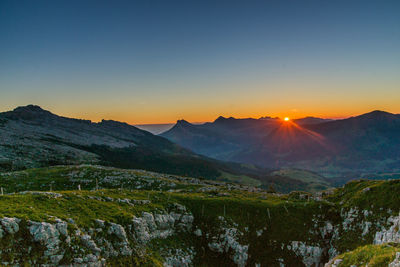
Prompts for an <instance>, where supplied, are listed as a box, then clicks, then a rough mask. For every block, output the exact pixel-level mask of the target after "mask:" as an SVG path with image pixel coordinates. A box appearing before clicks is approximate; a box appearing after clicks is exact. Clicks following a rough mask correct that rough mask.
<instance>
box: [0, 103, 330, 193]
mask: <svg viewBox="0 0 400 267" xmlns="http://www.w3.org/2000/svg"><path fill="white" fill-rule="evenodd" d="M76 164H101V165H105V166H113V167H118V168H128V169H143V170H149V171H157V172H161V173H167V174H176V175H182V176H190V177H198V178H204V179H211V180H221V181H230V182H238V183H242V184H247V185H251V186H260V187H263V188H268V187H269V186H270V185H271V184H273V185H274V187H275V189H276V190H279V191H281V192H289V191H291V190H306V191H315V190H321V189H325V188H328V187H329V183H328V182H327V181H326V180H325V178H324V177H322V176H318V175H314V174H311V173H310V177H312V179H311V180H307V179H303V176H304V175H303V174H304V172H306V171H301V172H302V175H300V176H299V177H300V178H297V174H298V172H299V171H294V172H285V173H277V172H276V170H274V169H267V168H262V167H258V166H255V165H247V164H239V163H232V162H226V161H221V160H216V159H212V158H209V157H207V156H204V155H199V154H196V153H194V152H192V151H191V150H190V149H186V148H183V147H182V146H180V145H177V144H175V143H173V142H171V141H169V140H167V139H166V138H164V137H161V136H157V135H153V134H151V133H149V132H147V131H144V130H140V129H138V128H136V127H134V126H131V125H128V124H126V123H121V122H117V121H110V120H103V121H101V122H98V123H93V122H91V121H88V120H80V119H71V118H66V117H62V116H58V115H55V114H53V113H51V112H50V111H46V110H43V109H42V108H40V107H39V106H35V105H29V106H24V107H18V108H16V109H14V110H12V111H8V112H3V113H0V171H12V170H23V169H27V168H37V167H47V166H55V165H76ZM291 174H296V177H291Z"/></svg>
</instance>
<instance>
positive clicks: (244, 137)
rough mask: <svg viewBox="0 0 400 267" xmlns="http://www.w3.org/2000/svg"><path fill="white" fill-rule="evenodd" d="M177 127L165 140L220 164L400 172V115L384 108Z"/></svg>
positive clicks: (331, 173)
mask: <svg viewBox="0 0 400 267" xmlns="http://www.w3.org/2000/svg"><path fill="white" fill-rule="evenodd" d="M178 125H179V126H178ZM175 126H177V127H175ZM175 126H174V127H173V128H171V129H170V130H169V131H166V132H164V133H162V134H161V136H163V137H166V138H168V139H169V140H171V141H173V142H175V143H177V144H180V145H182V146H183V147H186V148H188V149H191V150H193V151H195V152H197V153H200V154H202V155H206V156H209V157H213V158H216V159H220V160H228V161H234V162H241V163H248V164H258V165H260V166H264V167H268V168H282V167H291V168H302V169H309V170H313V171H317V172H319V173H322V174H324V175H328V176H336V175H352V174H360V173H367V172H377V171H398V170H400V116H399V115H398V114H391V113H388V112H384V111H379V110H376V111H372V112H370V113H366V114H363V115H360V116H356V117H351V118H347V119H341V120H326V119H320V118H313V117H307V118H304V119H298V120H294V121H289V122H285V121H283V120H280V119H276V118H268V117H267V118H261V119H251V118H248V119H235V118H232V117H230V118H224V117H219V118H218V119H216V120H215V121H214V122H212V123H205V124H203V125H195V126H194V125H190V124H187V123H185V124H182V123H177V124H176V125H175Z"/></svg>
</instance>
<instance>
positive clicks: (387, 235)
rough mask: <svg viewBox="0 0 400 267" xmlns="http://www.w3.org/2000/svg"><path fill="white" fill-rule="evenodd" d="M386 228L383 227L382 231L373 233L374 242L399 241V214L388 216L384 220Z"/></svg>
mask: <svg viewBox="0 0 400 267" xmlns="http://www.w3.org/2000/svg"><path fill="white" fill-rule="evenodd" d="M386 224H387V225H389V228H388V229H385V228H384V227H383V229H382V231H379V232H376V233H375V238H374V244H383V243H389V242H394V243H400V215H399V216H390V217H389V218H388V219H387V222H386Z"/></svg>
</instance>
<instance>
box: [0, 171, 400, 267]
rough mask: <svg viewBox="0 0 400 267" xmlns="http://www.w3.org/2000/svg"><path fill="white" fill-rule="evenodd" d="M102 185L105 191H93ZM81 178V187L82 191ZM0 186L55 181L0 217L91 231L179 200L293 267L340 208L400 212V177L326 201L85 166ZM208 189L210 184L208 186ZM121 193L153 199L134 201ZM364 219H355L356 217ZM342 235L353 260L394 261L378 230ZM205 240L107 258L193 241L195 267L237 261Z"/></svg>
mask: <svg viewBox="0 0 400 267" xmlns="http://www.w3.org/2000/svg"><path fill="white" fill-rule="evenodd" d="M96 183H97V185H98V187H99V188H100V189H99V190H94V189H95V188H96ZM79 184H80V185H81V188H82V190H81V191H79V190H77V187H78V185H79ZM0 186H1V187H3V189H4V190H5V193H10V192H11V193H12V192H22V191H28V190H29V191H31V190H35V191H49V189H50V186H51V188H52V190H53V192H52V193H58V194H61V195H62V196H61V197H54V196H52V195H46V194H39V193H32V192H30V193H15V194H5V195H2V196H0V218H1V217H17V218H21V219H23V221H24V222H26V221H27V220H33V221H48V222H52V221H53V220H54V217H57V218H60V219H62V220H64V221H67V220H68V219H69V218H72V219H73V220H74V221H75V222H76V223H77V225H78V226H79V227H83V228H85V229H89V228H93V227H95V224H94V221H95V220H96V219H101V220H104V221H107V222H114V223H118V224H121V225H124V226H127V225H130V224H131V222H132V217H133V216H140V215H141V214H142V212H144V211H149V212H155V211H167V210H168V209H169V207H171V205H172V204H173V203H180V204H182V205H184V206H185V207H186V208H187V209H188V210H189V211H190V212H191V213H192V214H193V215H194V218H195V219H194V228H200V229H202V230H203V231H205V232H207V233H209V234H210V235H213V234H215V235H217V234H218V231H219V230H220V223H221V222H220V220H219V219H218V217H219V216H223V217H224V218H225V220H226V221H227V223H228V224H230V225H233V224H235V227H237V228H238V230H239V231H240V232H241V233H242V234H241V235H240V240H239V241H240V243H241V244H250V247H249V255H250V257H249V259H248V261H247V264H248V265H249V266H254V265H255V264H256V263H260V262H261V263H262V265H263V266H279V262H277V259H278V258H282V259H285V264H286V265H287V266H299V265H298V264H299V258H298V256H296V255H295V254H294V253H293V252H290V251H288V250H287V249H285V248H286V246H287V245H289V244H290V242H291V241H294V240H296V241H303V242H306V243H307V244H308V245H315V246H326V244H325V243H324V242H325V241H324V240H323V238H322V237H321V234H320V229H321V228H322V227H324V225H325V222H327V221H329V222H331V223H332V224H333V225H335V226H338V225H341V223H342V220H343V218H342V217H341V216H340V213H341V210H342V209H344V210H348V209H350V208H354V207H357V208H358V209H359V210H360V211H362V210H363V209H368V210H372V211H373V214H372V215H371V217H368V220H370V221H378V220H380V219H381V218H382V217H383V216H385V217H387V216H389V214H388V212H387V210H388V209H389V208H390V209H391V210H392V211H393V212H395V214H397V212H398V211H399V210H400V181H353V182H350V183H348V184H347V185H346V186H345V187H343V188H338V189H335V190H334V191H333V194H326V196H324V199H323V200H321V201H315V200H312V199H308V197H310V196H311V194H310V193H306V192H292V193H291V194H285V195H279V194H268V193H266V192H265V191H258V192H248V191H247V190H246V189H245V187H242V188H241V187H234V188H233V189H232V188H231V187H232V185H231V184H225V183H220V184H215V183H213V182H209V181H204V180H198V179H195V180H194V179H192V178H187V177H180V176H174V175H164V174H158V173H152V172H147V171H140V170H121V169H115V168H104V167H100V166H88V165H82V166H58V167H50V168H40V169H29V170H25V171H18V172H10V173H3V174H0ZM210 187H211V189H212V190H205V191H202V190H203V189H210ZM367 188H368V189H367ZM302 196H305V197H303V198H302ZM110 199H113V201H110ZM118 199H129V200H133V199H135V200H139V199H141V200H150V201H151V202H150V203H149V204H145V205H133V206H132V205H129V204H126V203H122V202H119V201H118ZM362 219H363V218H361V217H360V218H358V217H357V218H356V222H358V220H362ZM236 225H237V226H236ZM259 230H263V231H262V234H261V235H260V236H258V235H256V232H257V231H259ZM21 234H24V233H21ZM25 234H26V233H25ZM339 234H340V237H339V238H338V239H337V240H335V241H334V243H332V244H333V245H334V246H335V247H336V248H337V249H338V251H339V252H345V251H348V250H353V249H355V250H354V251H352V252H349V253H345V254H343V255H341V256H340V257H342V256H343V259H344V260H345V262H348V263H349V264H350V265H351V264H353V262H355V261H356V260H362V261H365V262H369V263H370V265H369V266H384V265H379V264H381V263H382V262H387V260H390V259H392V258H391V257H392V256H393V255H394V254H393V253H395V252H396V251H397V250H398V248H397V247H395V246H393V245H390V246H365V247H363V246H364V245H367V244H371V243H372V238H373V236H372V233H370V234H368V235H366V236H361V232H360V229H358V228H357V229H355V230H348V231H342V230H341V231H340V232H339ZM8 241H9V242H11V241H10V240H8ZM27 242H28V241H27ZM207 242H209V240H207V239H206V238H204V236H203V237H201V238H196V237H194V235H193V234H192V233H177V234H175V235H173V236H171V237H170V238H168V239H157V240H153V241H152V242H150V243H149V244H148V247H147V248H146V254H145V256H144V257H143V258H142V259H140V257H133V258H130V259H125V258H118V259H111V260H110V261H109V262H110V264H111V265H115V266H118V265H124V264H125V265H126V264H129V265H133V266H135V265H140V266H162V262H163V258H164V257H165V251H167V250H168V249H174V248H189V247H193V248H195V250H196V251H197V252H198V254H197V255H196V257H195V259H194V262H195V265H196V266H218V265H220V266H230V265H231V264H232V261H231V260H230V259H229V253H230V252H229V253H228V254H222V255H221V254H218V253H215V252H212V251H211V250H210V249H209V248H208V243H207ZM0 243H2V244H3V246H4V249H6V248H11V247H12V246H14V245H15V246H16V244H14V243H10V245H6V244H5V243H4V242H3V241H1V242H0ZM12 244H14V245H12ZM27 245H32V244H27ZM10 246H11V247H10ZM13 249H15V248H14V247H13ZM37 249H38V250H40V248H37ZM389 256H390V257H389ZM371 264H375V265H371ZM350 265H344V266H350ZM386 266H387V265H386Z"/></svg>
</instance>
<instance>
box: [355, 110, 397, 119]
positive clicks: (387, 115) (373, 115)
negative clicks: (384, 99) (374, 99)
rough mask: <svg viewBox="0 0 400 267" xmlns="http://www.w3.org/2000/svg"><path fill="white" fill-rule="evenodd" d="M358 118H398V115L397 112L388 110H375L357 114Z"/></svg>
mask: <svg viewBox="0 0 400 267" xmlns="http://www.w3.org/2000/svg"><path fill="white" fill-rule="evenodd" d="M356 118H361V119H368V120H382V119H396V118H398V117H397V116H396V115H395V114H392V113H389V112H386V111H382V110H374V111H371V112H369V113H365V114H362V115H360V116H357V117H356Z"/></svg>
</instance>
